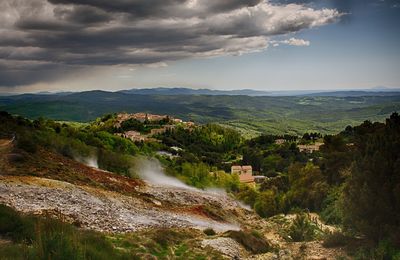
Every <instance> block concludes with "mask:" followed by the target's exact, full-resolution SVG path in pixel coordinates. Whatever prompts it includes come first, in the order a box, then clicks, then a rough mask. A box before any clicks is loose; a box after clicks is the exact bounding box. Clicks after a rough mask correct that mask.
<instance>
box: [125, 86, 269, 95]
mask: <svg viewBox="0 0 400 260" xmlns="http://www.w3.org/2000/svg"><path fill="white" fill-rule="evenodd" d="M118 92H121V93H125V94H136V95H212V96H222V95H229V96H237V95H242V96H270V95H271V93H270V92H267V91H260V90H253V89H240V90H213V89H205V88H203V89H191V88H142V89H129V90H121V91H118Z"/></svg>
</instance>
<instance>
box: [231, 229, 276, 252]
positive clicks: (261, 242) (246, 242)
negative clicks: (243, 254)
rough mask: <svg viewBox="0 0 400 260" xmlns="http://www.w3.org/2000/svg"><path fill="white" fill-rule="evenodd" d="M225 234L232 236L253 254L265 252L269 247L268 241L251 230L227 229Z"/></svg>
mask: <svg viewBox="0 0 400 260" xmlns="http://www.w3.org/2000/svg"><path fill="white" fill-rule="evenodd" d="M227 236H228V237H230V238H233V239H234V240H236V242H238V243H239V244H241V245H242V246H243V247H244V248H246V250H248V251H250V252H252V253H254V254H261V253H266V252H268V251H269V250H270V249H271V246H270V245H269V243H268V241H267V240H266V239H265V238H263V237H262V236H259V235H258V234H257V235H255V234H254V233H253V232H250V231H242V230H240V231H233V230H231V231H228V232H227Z"/></svg>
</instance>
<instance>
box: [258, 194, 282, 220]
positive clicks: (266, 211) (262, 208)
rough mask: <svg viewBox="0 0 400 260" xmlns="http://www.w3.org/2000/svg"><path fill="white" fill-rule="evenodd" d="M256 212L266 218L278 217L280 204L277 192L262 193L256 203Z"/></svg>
mask: <svg viewBox="0 0 400 260" xmlns="http://www.w3.org/2000/svg"><path fill="white" fill-rule="evenodd" d="M254 210H255V211H256V212H257V213H258V215H260V216H261V217H264V218H265V217H271V216H273V215H276V214H277V213H278V203H277V198H276V195H275V192H274V191H273V190H268V191H263V192H261V193H260V194H259V195H258V197H257V199H256V202H255V203H254Z"/></svg>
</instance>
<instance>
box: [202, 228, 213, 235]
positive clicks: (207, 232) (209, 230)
mask: <svg viewBox="0 0 400 260" xmlns="http://www.w3.org/2000/svg"><path fill="white" fill-rule="evenodd" d="M203 232H204V234H206V235H207V236H214V235H215V234H216V233H215V231H214V229H212V228H206V229H204V230H203Z"/></svg>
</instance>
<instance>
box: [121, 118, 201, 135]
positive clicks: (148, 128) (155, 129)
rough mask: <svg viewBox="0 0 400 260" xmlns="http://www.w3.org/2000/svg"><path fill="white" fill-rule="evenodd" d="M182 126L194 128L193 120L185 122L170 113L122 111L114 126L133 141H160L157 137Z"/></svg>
mask: <svg viewBox="0 0 400 260" xmlns="http://www.w3.org/2000/svg"><path fill="white" fill-rule="evenodd" d="M177 126H181V127H183V128H185V129H190V128H193V127H194V126H195V125H194V123H193V122H184V121H183V120H182V119H179V118H173V117H170V116H168V115H155V114H148V113H135V114H128V113H120V114H117V116H116V120H115V123H114V127H115V128H116V129H117V131H121V132H118V133H115V134H116V135H118V136H121V137H124V138H128V139H130V140H132V141H133V142H158V141H159V140H158V139H156V138H155V137H156V136H157V135H160V134H163V133H165V132H166V131H171V130H173V129H175V127H177Z"/></svg>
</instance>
